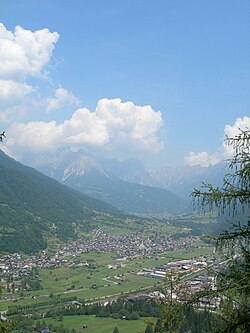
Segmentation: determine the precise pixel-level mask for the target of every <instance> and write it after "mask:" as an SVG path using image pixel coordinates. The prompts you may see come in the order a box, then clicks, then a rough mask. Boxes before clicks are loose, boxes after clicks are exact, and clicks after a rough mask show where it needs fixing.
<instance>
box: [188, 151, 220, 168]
mask: <svg viewBox="0 0 250 333" xmlns="http://www.w3.org/2000/svg"><path fill="white" fill-rule="evenodd" d="M184 161H185V163H186V164H188V165H190V166H195V165H200V166H202V167H208V166H209V165H215V164H218V163H219V162H220V159H219V158H218V157H217V156H216V155H209V154H208V153H207V152H206V151H202V152H200V153H194V152H190V153H189V154H188V156H186V157H185V159H184Z"/></svg>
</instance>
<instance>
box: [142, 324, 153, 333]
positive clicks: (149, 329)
mask: <svg viewBox="0 0 250 333" xmlns="http://www.w3.org/2000/svg"><path fill="white" fill-rule="evenodd" d="M144 333H154V328H153V326H152V325H151V324H148V325H147V327H146V329H145V331H144Z"/></svg>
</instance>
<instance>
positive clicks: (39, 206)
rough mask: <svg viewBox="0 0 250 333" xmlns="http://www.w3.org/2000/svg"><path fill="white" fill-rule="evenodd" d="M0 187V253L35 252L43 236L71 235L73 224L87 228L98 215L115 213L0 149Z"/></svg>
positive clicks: (41, 244)
mask: <svg viewBox="0 0 250 333" xmlns="http://www.w3.org/2000/svg"><path fill="white" fill-rule="evenodd" d="M0 186H1V191H0V251H1V252H25V253H31V252H36V251H38V250H40V249H44V248H45V247H46V246H47V244H46V241H45V235H48V234H52V235H56V236H57V237H59V238H61V239H69V238H74V237H75V232H74V227H73V225H76V226H78V225H79V226H81V227H82V228H83V229H86V228H88V227H89V225H91V221H92V220H94V219H96V218H97V217H98V216H104V215H105V214H107V213H110V212H115V211H114V209H113V208H112V207H110V206H108V205H107V204H104V203H102V202H100V201H98V200H95V199H92V198H89V197H86V196H84V195H83V194H80V193H77V192H75V191H73V190H70V189H69V188H67V187H65V186H63V185H61V184H59V183H58V182H56V181H54V180H52V179H50V178H49V177H46V176H44V175H42V174H41V173H39V172H38V171H36V170H34V169H32V168H29V167H25V166H24V165H22V164H20V163H18V162H16V161H14V160H13V159H11V158H10V157H8V156H7V155H5V154H4V153H3V152H2V151H0ZM13 244H15V248H14V247H13Z"/></svg>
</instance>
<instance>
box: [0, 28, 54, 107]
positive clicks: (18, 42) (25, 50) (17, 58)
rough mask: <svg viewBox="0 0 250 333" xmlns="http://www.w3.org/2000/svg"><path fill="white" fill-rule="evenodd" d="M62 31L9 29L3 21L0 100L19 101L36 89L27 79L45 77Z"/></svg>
mask: <svg viewBox="0 0 250 333" xmlns="http://www.w3.org/2000/svg"><path fill="white" fill-rule="evenodd" d="M58 38H59V34H58V33H57V32H50V31H49V30H48V29H41V30H37V31H34V32H32V31H30V30H26V29H24V28H22V27H20V26H16V27H15V29H14V31H13V32H12V31H9V30H7V29H6V27H5V26H4V25H3V24H2V23H0V78H1V80H0V102H2V101H3V102H5V103H7V102H11V103H12V104H13V103H14V102H15V101H16V102H17V101H20V99H21V98H24V97H25V96H27V95H28V94H30V93H31V92H33V91H35V89H34V88H33V87H32V86H30V85H29V84H28V83H27V82H26V80H27V79H28V78H29V77H39V78H42V77H45V76H46V75H47V73H46V65H47V64H48V62H49V61H50V58H51V55H52V52H53V49H54V46H55V44H56V42H57V41H58Z"/></svg>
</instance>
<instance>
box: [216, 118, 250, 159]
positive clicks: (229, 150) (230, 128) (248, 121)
mask: <svg viewBox="0 0 250 333" xmlns="http://www.w3.org/2000/svg"><path fill="white" fill-rule="evenodd" d="M241 130H242V131H245V130H250V117H247V116H245V117H243V118H237V119H236V121H235V123H234V124H233V125H226V126H225V129H224V134H225V137H229V138H233V137H235V136H237V135H239V134H240V131H241ZM222 148H223V155H224V158H226V159H227V158H232V157H233V156H234V154H235V151H234V149H233V146H232V145H227V144H226V142H223V144H222Z"/></svg>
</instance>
